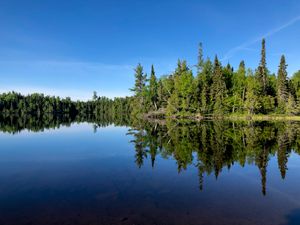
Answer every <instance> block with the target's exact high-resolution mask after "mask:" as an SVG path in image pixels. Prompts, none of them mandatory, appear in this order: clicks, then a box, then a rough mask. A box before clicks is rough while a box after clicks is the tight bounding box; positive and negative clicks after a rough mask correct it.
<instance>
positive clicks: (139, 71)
mask: <svg viewBox="0 0 300 225" xmlns="http://www.w3.org/2000/svg"><path fill="white" fill-rule="evenodd" d="M134 71H135V74H134V76H135V85H134V87H133V88H132V89H130V90H131V91H133V92H134V94H135V97H134V100H133V101H132V108H133V109H134V110H133V111H132V114H133V115H134V116H136V115H138V114H140V113H142V112H145V111H146V110H147V109H146V108H145V86H146V81H147V74H144V72H143V67H142V65H141V64H140V63H139V64H138V65H137V67H136V69H135V70H134Z"/></svg>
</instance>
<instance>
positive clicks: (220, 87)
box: [211, 56, 227, 115]
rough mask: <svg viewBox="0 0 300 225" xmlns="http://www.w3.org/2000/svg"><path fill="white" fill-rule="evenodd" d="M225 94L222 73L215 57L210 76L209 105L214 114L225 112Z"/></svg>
mask: <svg viewBox="0 0 300 225" xmlns="http://www.w3.org/2000/svg"><path fill="white" fill-rule="evenodd" d="M226 94H227V90H226V83H225V80H224V77H223V73H222V66H221V63H220V62H219V60H218V57H217V56H216V57H215V62H214V70H213V76H212V86H211V103H212V108H213V111H214V114H219V115H220V114H223V113H224V110H225V104H224V100H225V97H226Z"/></svg>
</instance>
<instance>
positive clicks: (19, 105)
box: [0, 39, 300, 118]
mask: <svg viewBox="0 0 300 225" xmlns="http://www.w3.org/2000/svg"><path fill="white" fill-rule="evenodd" d="M194 68H196V70H195V69H194ZM134 76H135V84H134V87H133V88H131V89H130V90H131V91H132V92H133V96H131V97H120V98H114V99H109V98H107V97H98V96H97V93H96V92H94V94H93V98H92V100H89V101H72V100H71V99H70V98H64V99H61V98H59V97H51V96H44V95H43V94H31V95H27V96H23V95H21V94H19V93H15V92H10V93H3V94H0V112H1V114H2V115H5V116H8V115H14V116H20V117H23V116H24V115H30V116H37V117H43V116H45V115H46V117H49V114H52V115H55V117H57V116H58V115H68V116H69V117H71V118H75V117H81V118H85V117H88V116H93V117H96V118H97V117H99V116H100V115H102V114H107V115H112V116H120V115H123V114H126V115H131V116H132V117H133V118H141V117H143V118H144V117H156V118H157V117H172V118H178V117H180V118H183V117H187V118H206V117H223V116H228V115H238V116H239V115H248V116H249V115H250V116H251V115H255V114H261V115H271V114H276V115H289V116H291V115H299V114H300V71H298V72H296V73H295V74H294V75H293V76H292V77H291V78H289V77H288V73H287V64H286V60H285V56H284V55H282V56H281V59H280V63H279V67H278V72H277V75H275V74H271V73H270V71H269V70H268V68H267V60H266V43H265V40H264V39H263V40H262V49H261V59H260V63H259V65H258V67H257V69H255V70H254V71H253V70H252V69H247V68H246V64H245V62H244V61H241V62H240V64H239V67H238V69H237V70H234V68H233V67H232V66H231V65H230V64H229V63H228V64H227V65H226V66H222V64H221V62H220V61H219V59H218V57H217V56H215V59H214V61H211V60H210V59H209V58H206V59H204V56H203V49H202V44H200V45H199V50H198V62H197V65H195V66H191V67H190V66H188V65H187V62H186V61H185V60H178V63H177V68H176V69H175V71H174V72H173V73H172V74H169V75H164V76H160V77H159V78H157V76H156V74H155V69H154V66H153V65H152V67H151V72H150V77H148V76H147V74H146V73H145V72H144V70H143V67H142V65H141V64H138V65H137V67H136V68H135V74H134Z"/></svg>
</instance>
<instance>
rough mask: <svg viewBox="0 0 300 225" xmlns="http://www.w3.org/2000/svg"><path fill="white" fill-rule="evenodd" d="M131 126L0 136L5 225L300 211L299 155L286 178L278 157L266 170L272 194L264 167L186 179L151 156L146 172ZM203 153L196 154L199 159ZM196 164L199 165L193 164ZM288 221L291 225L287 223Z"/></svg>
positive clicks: (264, 220) (258, 217)
mask: <svg viewBox="0 0 300 225" xmlns="http://www.w3.org/2000/svg"><path fill="white" fill-rule="evenodd" d="M127 130H128V129H127V128H124V127H113V126H110V127H106V128H98V129H97V132H96V133H94V132H93V127H92V125H90V124H80V125H78V124H74V125H72V126H71V127H62V128H61V129H56V130H47V131H45V132H39V133H33V132H28V131H23V132H21V133H19V134H16V135H9V134H3V133H1V134H0V142H1V150H0V180H1V182H0V224H30V223H32V224H42V223H43V224H52V223H53V224H54V221H56V222H57V223H58V224H64V223H66V224H68V223H67V222H70V221H76V223H74V224H86V223H87V221H90V222H91V224H92V223H93V222H94V223H95V224H97V223H96V222H99V224H108V223H113V224H134V223H136V224H157V223H158V221H159V223H158V224H274V225H275V224H276V225H277V224H278V225H281V224H282V225H284V224H286V225H291V224H293V222H294V221H295V220H297V218H298V217H297V216H298V215H299V214H298V211H297V210H299V209H300V195H299V184H300V179H299V178H300V173H299V172H300V171H299V169H300V168H299V165H300V157H299V156H298V155H296V154H295V153H292V154H291V156H290V157H289V161H288V171H287V174H286V178H285V180H282V179H281V176H280V171H279V169H278V163H277V157H276V156H270V157H272V158H271V160H270V161H269V162H268V168H267V195H266V196H263V195H262V193H261V176H260V172H259V170H258V168H257V166H255V165H252V164H250V165H249V164H246V165H245V166H244V167H242V166H240V165H239V164H238V163H235V164H234V165H233V166H232V167H231V168H230V169H229V170H228V169H227V168H223V169H222V172H221V173H220V174H219V176H218V178H217V179H216V178H215V175H214V173H212V174H210V175H207V174H204V178H203V191H200V190H199V177H198V169H197V168H196V167H195V166H194V165H189V166H188V168H187V170H183V171H182V172H181V173H180V174H178V171H177V165H176V161H175V160H174V159H173V158H170V159H165V158H161V157H157V159H156V160H155V167H154V168H152V167H151V159H150V158H149V157H148V158H147V159H146V160H145V162H144V165H143V167H142V168H141V169H138V168H137V166H136V164H135V162H134V160H135V159H134V155H135V151H134V147H133V144H132V143H130V140H131V139H132V137H131V136H128V135H126V133H127ZM195 157H196V155H194V158H195ZM194 163H195V162H194ZM286 218H287V219H288V220H290V221H288V222H287V220H286Z"/></svg>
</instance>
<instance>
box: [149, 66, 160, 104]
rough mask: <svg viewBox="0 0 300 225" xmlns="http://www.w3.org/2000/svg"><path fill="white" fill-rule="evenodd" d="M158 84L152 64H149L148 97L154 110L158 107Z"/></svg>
mask: <svg viewBox="0 0 300 225" xmlns="http://www.w3.org/2000/svg"><path fill="white" fill-rule="evenodd" d="M157 89H158V84H157V79H156V76H155V71H154V66H153V65H152V66H151V75H150V81H149V97H150V101H151V108H152V109H154V110H157V109H158V106H157V101H158V93H157Z"/></svg>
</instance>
